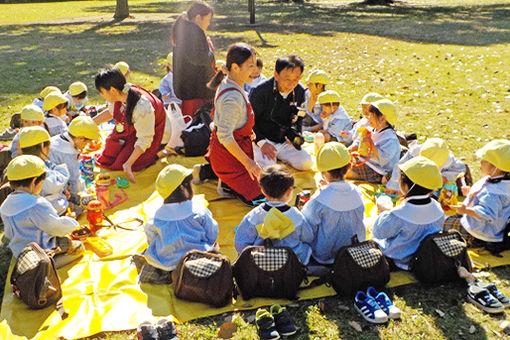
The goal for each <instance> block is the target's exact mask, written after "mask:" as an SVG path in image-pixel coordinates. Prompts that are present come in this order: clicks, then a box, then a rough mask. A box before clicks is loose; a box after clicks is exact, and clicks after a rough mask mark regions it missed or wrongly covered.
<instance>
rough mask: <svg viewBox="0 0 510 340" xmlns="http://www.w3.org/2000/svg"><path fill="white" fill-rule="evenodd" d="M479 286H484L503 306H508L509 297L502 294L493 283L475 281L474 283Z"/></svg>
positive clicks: (509, 304) (509, 302) (509, 303)
mask: <svg viewBox="0 0 510 340" xmlns="http://www.w3.org/2000/svg"><path fill="white" fill-rule="evenodd" d="M474 284H475V285H477V286H478V287H480V288H485V289H487V290H488V291H489V293H490V294H491V295H492V296H493V297H495V298H496V299H497V300H498V301H499V302H500V303H501V304H502V305H503V306H504V307H505V308H508V307H509V306H510V299H509V298H508V297H507V296H506V295H505V294H503V293H502V292H501V291H500V290H499V289H498V287H496V285H495V284H494V283H489V282H481V281H477V282H475V283H474Z"/></svg>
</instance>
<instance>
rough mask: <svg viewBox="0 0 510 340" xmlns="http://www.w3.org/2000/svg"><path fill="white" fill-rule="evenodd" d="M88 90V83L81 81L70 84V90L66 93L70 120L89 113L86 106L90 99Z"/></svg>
mask: <svg viewBox="0 0 510 340" xmlns="http://www.w3.org/2000/svg"><path fill="white" fill-rule="evenodd" d="M87 91H88V89H87V85H85V84H84V83H82V82H81V81H76V82H74V83H72V84H71V85H69V90H68V91H67V92H66V93H65V94H64V95H65V96H66V98H67V114H68V115H69V119H70V120H72V119H73V118H74V117H76V116H79V115H82V116H83V115H88V114H87V108H86V107H85V105H87V103H88V101H89V100H88V98H87Z"/></svg>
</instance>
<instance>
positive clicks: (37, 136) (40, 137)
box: [19, 126, 50, 148]
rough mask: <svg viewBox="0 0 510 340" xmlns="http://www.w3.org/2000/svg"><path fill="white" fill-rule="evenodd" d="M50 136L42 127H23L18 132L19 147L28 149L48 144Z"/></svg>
mask: <svg viewBox="0 0 510 340" xmlns="http://www.w3.org/2000/svg"><path fill="white" fill-rule="evenodd" d="M49 140H50V134H49V133H48V131H46V129H45V128H43V127H42V126H30V127H25V128H23V129H21V130H20V132H19V146H20V147H21V148H28V147H29V146H33V145H37V144H41V143H44V142H48V141H49Z"/></svg>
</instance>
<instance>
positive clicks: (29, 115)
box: [10, 104, 44, 158]
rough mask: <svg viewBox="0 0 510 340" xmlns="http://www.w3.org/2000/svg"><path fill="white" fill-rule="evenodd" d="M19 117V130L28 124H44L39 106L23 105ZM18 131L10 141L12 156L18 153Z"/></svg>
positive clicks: (42, 113) (28, 125)
mask: <svg viewBox="0 0 510 340" xmlns="http://www.w3.org/2000/svg"><path fill="white" fill-rule="evenodd" d="M20 118H21V129H20V132H21V131H22V130H23V129H24V128H27V127H30V126H41V125H43V124H44V112H43V110H42V109H41V108H39V106H37V105H34V104H30V105H27V106H25V107H24V108H23V109H22V110H21V114H20ZM19 135H20V134H19V133H17V134H16V136H14V138H13V140H12V143H11V146H10V148H11V157H12V158H14V157H16V156H17V155H19V154H20V151H21V149H20V146H19Z"/></svg>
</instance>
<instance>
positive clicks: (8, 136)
mask: <svg viewBox="0 0 510 340" xmlns="http://www.w3.org/2000/svg"><path fill="white" fill-rule="evenodd" d="M14 136H16V130H14V129H11V128H8V129H6V130H5V131H4V132H2V133H1V134H0V140H12V139H13V138H14Z"/></svg>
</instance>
